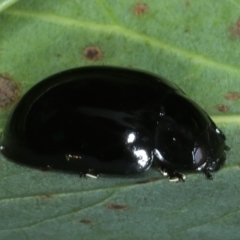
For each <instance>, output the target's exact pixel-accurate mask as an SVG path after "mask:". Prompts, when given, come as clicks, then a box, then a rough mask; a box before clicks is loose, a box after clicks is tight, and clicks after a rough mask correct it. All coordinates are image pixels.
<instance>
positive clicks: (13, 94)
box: [0, 74, 20, 109]
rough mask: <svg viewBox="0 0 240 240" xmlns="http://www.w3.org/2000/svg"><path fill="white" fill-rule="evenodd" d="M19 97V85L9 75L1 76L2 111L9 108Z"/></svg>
mask: <svg viewBox="0 0 240 240" xmlns="http://www.w3.org/2000/svg"><path fill="white" fill-rule="evenodd" d="M19 97H20V90H19V85H18V84H17V83H16V82H15V81H14V80H13V79H12V78H11V77H9V76H8V75H4V74H0V109H6V108H8V107H9V106H11V105H12V104H13V103H15V102H16V101H17V100H18V99H19Z"/></svg>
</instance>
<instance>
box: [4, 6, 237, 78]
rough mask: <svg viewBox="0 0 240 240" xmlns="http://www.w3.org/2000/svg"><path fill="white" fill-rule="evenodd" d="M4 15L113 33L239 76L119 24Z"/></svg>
mask: <svg viewBox="0 0 240 240" xmlns="http://www.w3.org/2000/svg"><path fill="white" fill-rule="evenodd" d="M5 13H6V14H9V15H14V16H18V17H25V18H27V17H31V18H38V19H41V20H43V21H46V22H52V23H55V24H59V25H65V26H66V25H68V26H72V27H78V28H82V29H91V30H93V31H102V32H106V33H113V32H114V33H115V34H116V35H119V34H120V35H122V36H124V37H126V38H131V39H132V40H135V41H138V42H144V43H148V44H151V45H152V46H154V47H155V48H159V49H161V50H165V51H168V52H170V53H174V54H175V55H179V56H180V57H183V58H186V59H188V61H192V62H193V63H195V64H202V65H204V66H208V67H212V68H215V69H217V70H218V71H225V72H228V73H229V72H233V73H238V74H240V67H239V66H234V65H229V64H227V63H221V62H218V61H216V60H214V59H211V58H209V57H206V56H204V55H200V54H196V53H194V52H190V51H187V50H185V49H182V48H179V47H176V46H174V45H171V44H169V43H166V42H164V41H160V40H159V39H156V38H153V37H149V36H146V35H143V34H142V33H139V32H136V31H134V30H132V29H129V28H127V27H125V26H122V25H120V24H119V25H116V24H115V25H108V24H101V23H97V22H87V21H78V20H74V19H71V18H68V17H63V16H58V15H55V14H51V13H47V12H35V11H27V10H17V9H13V8H11V9H9V10H7V11H5Z"/></svg>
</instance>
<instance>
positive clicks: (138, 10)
mask: <svg viewBox="0 0 240 240" xmlns="http://www.w3.org/2000/svg"><path fill="white" fill-rule="evenodd" d="M133 11H134V13H135V14H136V15H144V14H146V13H147V11H148V6H147V4H146V3H137V4H135V6H134V9H133Z"/></svg>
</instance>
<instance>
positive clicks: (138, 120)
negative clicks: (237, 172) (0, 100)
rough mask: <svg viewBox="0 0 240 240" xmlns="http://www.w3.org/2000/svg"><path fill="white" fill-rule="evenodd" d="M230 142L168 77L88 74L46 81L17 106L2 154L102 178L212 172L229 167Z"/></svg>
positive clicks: (109, 71) (109, 70)
mask: <svg viewBox="0 0 240 240" xmlns="http://www.w3.org/2000/svg"><path fill="white" fill-rule="evenodd" d="M225 140H226V138H225V136H224V134H223V132H222V131H221V130H220V129H219V128H218V127H217V126H216V125H215V123H214V122H213V121H212V120H211V119H210V117H209V116H208V114H207V113H206V112H205V111H204V110H203V109H202V108H201V107H199V106H198V105H197V104H196V103H195V102H193V101H192V100H191V99H189V98H188V97H187V96H186V94H185V93H184V92H183V91H182V90H181V89H179V88H178V87H177V86H176V85H174V84H172V83H169V82H168V81H166V80H164V79H163V78H161V77H158V76H155V75H152V74H149V73H145V72H141V71H138V70H130V69H124V68H117V67H82V68H77V69H71V70H67V71H64V72H61V73H58V74H55V75H53V76H50V77H48V78H47V79H45V80H43V81H41V82H39V83H38V84H36V85H35V86H34V87H32V88H31V89H30V90H29V91H28V92H27V93H26V94H25V95H24V96H23V97H22V98H21V100H20V101H19V102H18V104H17V105H16V107H15V108H14V110H13V111H12V113H11V115H10V116H9V119H8V121H7V123H6V126H5V128H4V130H3V135H2V143H1V151H2V153H3V154H4V155H5V156H6V157H8V158H9V159H11V160H13V161H16V162H18V163H23V164H27V165H30V166H33V167H39V168H46V167H51V169H58V170H63V171H74V172H82V173H83V174H88V175H89V176H95V175H96V174H98V173H108V174H130V173H141V172H144V171H147V170H148V169H149V168H150V167H151V165H152V163H153V161H154V162H155V163H156V164H155V165H156V166H157V168H158V169H159V170H161V171H162V173H163V174H164V175H168V176H169V178H170V180H172V181H177V180H184V179H185V176H184V175H183V174H182V173H180V172H179V171H195V170H197V171H202V172H204V173H205V175H206V176H207V178H209V179H211V178H212V176H211V174H210V172H211V171H214V170H218V169H219V167H220V166H221V165H222V164H223V163H224V162H225V159H226V154H225V150H228V147H227V146H226V145H225Z"/></svg>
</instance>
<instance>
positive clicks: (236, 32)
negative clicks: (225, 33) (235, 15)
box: [230, 18, 240, 36]
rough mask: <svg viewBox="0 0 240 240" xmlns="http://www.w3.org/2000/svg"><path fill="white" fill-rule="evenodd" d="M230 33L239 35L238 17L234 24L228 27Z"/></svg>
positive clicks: (239, 23) (239, 22)
mask: <svg viewBox="0 0 240 240" xmlns="http://www.w3.org/2000/svg"><path fill="white" fill-rule="evenodd" d="M230 33H231V34H232V35H234V36H240V18H239V19H238V20H237V21H236V23H235V24H234V26H233V27H231V28H230Z"/></svg>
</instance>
